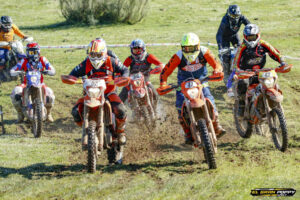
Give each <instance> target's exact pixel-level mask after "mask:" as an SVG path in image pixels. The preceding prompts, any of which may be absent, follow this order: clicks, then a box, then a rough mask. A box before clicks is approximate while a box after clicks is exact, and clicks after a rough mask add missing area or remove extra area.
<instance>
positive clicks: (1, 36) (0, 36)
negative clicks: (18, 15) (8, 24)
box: [0, 24, 25, 49]
mask: <svg viewBox="0 0 300 200" xmlns="http://www.w3.org/2000/svg"><path fill="white" fill-rule="evenodd" d="M15 34H16V35H17V36H19V37H20V38H22V39H23V38H24V37H25V35H24V34H23V33H22V32H21V31H20V30H19V28H18V27H17V26H16V25H15V24H13V25H12V28H11V29H10V31H9V32H4V31H2V30H1V29H0V41H5V42H11V41H13V39H14V35H15ZM1 48H3V49H10V47H8V46H6V47H1Z"/></svg>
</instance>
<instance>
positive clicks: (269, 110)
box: [262, 91, 283, 133]
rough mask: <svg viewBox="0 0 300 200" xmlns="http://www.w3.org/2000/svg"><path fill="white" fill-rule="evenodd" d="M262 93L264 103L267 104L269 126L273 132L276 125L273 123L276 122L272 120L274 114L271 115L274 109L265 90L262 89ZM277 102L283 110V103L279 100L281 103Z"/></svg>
mask: <svg viewBox="0 0 300 200" xmlns="http://www.w3.org/2000/svg"><path fill="white" fill-rule="evenodd" d="M262 94H263V101H264V104H265V112H266V115H267V119H268V124H269V128H270V130H271V133H272V129H273V127H275V126H274V124H273V123H274V122H273V120H272V116H271V111H272V109H271V108H270V106H269V102H268V100H267V96H266V93H265V91H262ZM277 104H278V105H277V107H278V108H279V109H281V110H283V109H282V106H281V103H280V102H279V103H277Z"/></svg>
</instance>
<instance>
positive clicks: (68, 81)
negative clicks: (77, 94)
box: [60, 75, 82, 85]
mask: <svg viewBox="0 0 300 200" xmlns="http://www.w3.org/2000/svg"><path fill="white" fill-rule="evenodd" d="M60 78H61V81H62V82H63V83H65V84H69V85H73V84H82V80H81V79H79V78H77V77H75V76H71V75H61V76H60Z"/></svg>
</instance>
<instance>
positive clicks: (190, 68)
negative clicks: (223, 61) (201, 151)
mask: <svg viewBox="0 0 300 200" xmlns="http://www.w3.org/2000/svg"><path fill="white" fill-rule="evenodd" d="M202 67H203V65H202V64H200V63H198V64H193V65H186V66H185V67H183V68H182V70H184V71H187V72H194V71H197V70H199V69H201V68H202Z"/></svg>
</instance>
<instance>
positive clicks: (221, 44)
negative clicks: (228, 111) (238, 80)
mask: <svg viewBox="0 0 300 200" xmlns="http://www.w3.org/2000/svg"><path fill="white" fill-rule="evenodd" d="M242 24H244V25H245V26H246V25H247V24H250V21H249V20H248V19H247V18H246V17H245V16H244V15H242V14H241V10H240V7H239V6H238V5H230V6H229V7H228V9H227V13H226V14H225V15H224V16H223V18H222V21H221V24H220V26H219V29H218V32H217V35H216V39H217V43H218V48H219V57H220V59H222V60H223V62H224V63H225V65H226V66H223V67H227V68H230V54H223V55H221V53H222V51H223V49H226V48H230V43H231V44H232V45H233V46H234V47H239V46H240V45H241V40H240V38H239V35H238V31H239V30H240V27H241V25H242ZM221 56H222V57H221ZM224 71H225V69H224ZM227 80H228V74H227V73H226V72H225V74H224V81H225V82H227ZM231 85H232V83H231V81H230V82H229V83H228V84H227V88H228V95H229V96H232V95H233V91H232V88H231Z"/></svg>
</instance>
